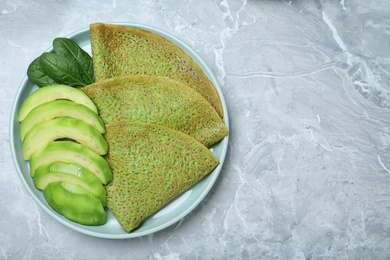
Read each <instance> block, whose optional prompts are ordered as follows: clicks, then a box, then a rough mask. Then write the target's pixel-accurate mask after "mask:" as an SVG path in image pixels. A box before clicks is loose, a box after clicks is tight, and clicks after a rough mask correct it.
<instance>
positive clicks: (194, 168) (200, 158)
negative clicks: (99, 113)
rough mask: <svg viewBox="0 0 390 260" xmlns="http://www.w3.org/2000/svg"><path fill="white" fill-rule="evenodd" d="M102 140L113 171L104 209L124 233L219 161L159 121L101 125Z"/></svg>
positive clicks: (209, 170)
mask: <svg viewBox="0 0 390 260" xmlns="http://www.w3.org/2000/svg"><path fill="white" fill-rule="evenodd" d="M105 138H106V140H107V143H108V144H109V147H110V149H109V151H108V154H107V155H106V157H105V158H106V160H107V162H108V163H109V165H110V167H111V169H112V174H113V180H112V181H111V182H110V183H108V184H107V185H106V189H107V207H108V208H109V209H110V211H111V212H112V214H113V215H114V216H115V218H116V219H117V220H118V222H119V223H120V225H121V226H122V227H123V229H124V230H125V231H126V232H130V231H131V230H133V229H134V228H136V227H138V226H139V225H140V223H141V221H142V220H144V219H145V218H146V217H148V216H150V215H151V214H152V213H154V212H155V211H157V210H158V209H160V208H161V207H163V206H164V205H165V204H166V203H168V202H169V201H170V200H172V199H173V198H175V197H176V196H178V195H179V194H181V193H182V192H183V191H185V190H187V189H188V188H190V187H191V186H192V185H194V184H195V183H196V182H198V181H199V180H200V179H202V178H203V177H204V176H206V175H207V174H208V173H210V172H211V171H212V170H213V169H214V168H215V167H216V166H217V165H218V164H219V162H218V160H217V159H216V158H215V157H214V155H213V154H212V153H211V152H210V150H208V149H207V148H206V147H205V146H204V145H202V144H201V143H199V142H198V141H196V140H195V139H193V138H192V137H190V136H188V135H186V134H183V133H181V132H179V131H176V130H172V129H170V128H167V127H164V126H160V125H155V124H150V123H149V124H148V123H141V122H136V121H127V120H124V121H118V122H115V123H112V124H109V125H107V126H106V134H105Z"/></svg>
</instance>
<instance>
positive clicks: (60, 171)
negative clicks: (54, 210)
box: [33, 162, 107, 207]
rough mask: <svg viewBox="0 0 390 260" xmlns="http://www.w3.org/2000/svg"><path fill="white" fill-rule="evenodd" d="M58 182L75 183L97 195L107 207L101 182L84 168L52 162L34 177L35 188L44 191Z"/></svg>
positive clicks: (105, 195)
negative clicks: (51, 184)
mask: <svg viewBox="0 0 390 260" xmlns="http://www.w3.org/2000/svg"><path fill="white" fill-rule="evenodd" d="M56 181H66V182H69V183H73V184H75V185H78V186H80V187H82V188H85V189H87V190H88V191H90V192H92V193H93V194H95V195H96V196H97V197H98V198H99V199H100V201H101V202H102V204H103V207H105V206H106V205H107V193H106V190H105V189H104V187H103V184H102V183H101V182H100V180H99V179H98V178H97V177H96V176H95V175H93V174H92V173H91V172H90V171H88V170H87V169H85V168H84V167H82V166H80V165H78V164H75V163H68V162H52V163H49V164H47V165H44V166H41V167H39V168H38V169H37V170H36V172H35V175H34V179H33V182H34V186H35V188H37V189H40V190H44V189H45V188H46V186H47V185H49V184H50V183H52V182H56Z"/></svg>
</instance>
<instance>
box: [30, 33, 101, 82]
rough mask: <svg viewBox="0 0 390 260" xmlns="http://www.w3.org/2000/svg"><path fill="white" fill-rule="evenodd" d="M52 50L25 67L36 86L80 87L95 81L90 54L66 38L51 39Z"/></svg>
mask: <svg viewBox="0 0 390 260" xmlns="http://www.w3.org/2000/svg"><path fill="white" fill-rule="evenodd" d="M53 50H54V52H45V53H43V54H42V55H41V56H39V57H38V58H36V59H35V60H34V61H33V62H31V64H30V65H29V67H28V69H27V76H28V77H29V79H30V80H31V81H32V82H34V83H35V84H36V85H37V86H38V87H45V86H50V85H56V84H66V85H69V86H72V87H81V86H86V85H88V84H91V83H93V82H94V81H95V79H94V74H93V62H92V58H91V56H89V54H88V53H87V52H85V51H84V50H83V49H82V48H80V47H79V46H78V45H77V44H76V43H74V42H73V41H72V40H70V39H67V38H56V39H54V41H53Z"/></svg>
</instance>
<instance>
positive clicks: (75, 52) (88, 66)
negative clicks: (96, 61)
mask: <svg viewBox="0 0 390 260" xmlns="http://www.w3.org/2000/svg"><path fill="white" fill-rule="evenodd" d="M53 49H54V52H55V53H56V54H58V55H60V56H63V57H69V58H71V59H73V60H74V61H75V62H76V63H77V64H78V66H79V67H80V69H81V71H82V73H81V78H82V79H83V81H84V82H85V83H86V84H87V85H89V84H92V83H94V82H95V79H94V73H93V61H92V58H91V56H89V54H88V53H87V52H85V51H84V50H83V49H81V48H80V47H79V46H78V45H77V44H76V43H74V42H73V41H72V40H70V39H67V38H61V37H59V38H56V39H54V41H53Z"/></svg>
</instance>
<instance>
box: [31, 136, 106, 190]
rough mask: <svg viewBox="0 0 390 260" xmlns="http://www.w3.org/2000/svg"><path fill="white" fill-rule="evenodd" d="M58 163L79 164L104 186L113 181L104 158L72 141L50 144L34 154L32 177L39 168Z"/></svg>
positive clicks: (32, 158) (32, 156)
mask: <svg viewBox="0 0 390 260" xmlns="http://www.w3.org/2000/svg"><path fill="white" fill-rule="evenodd" d="M56 161H62V162H70V163H75V164H78V165H80V166H82V167H84V168H85V169H87V170H89V171H90V172H92V173H93V174H94V175H95V176H96V177H97V178H98V179H99V180H100V182H101V183H103V184H107V183H108V182H109V181H110V180H111V179H112V173H111V170H110V167H109V165H108V163H107V162H106V160H104V158H103V157H101V156H100V155H98V154H97V153H95V152H94V151H92V150H91V149H89V148H88V147H86V146H84V145H82V144H78V143H75V142H72V141H55V142H50V143H48V144H46V145H45V146H43V147H42V148H40V149H38V150H37V151H36V152H34V153H33V154H32V155H31V157H30V176H31V177H34V176H35V172H36V170H37V169H38V168H39V167H41V166H43V165H46V164H49V163H52V162H56Z"/></svg>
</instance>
